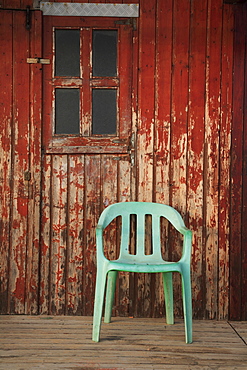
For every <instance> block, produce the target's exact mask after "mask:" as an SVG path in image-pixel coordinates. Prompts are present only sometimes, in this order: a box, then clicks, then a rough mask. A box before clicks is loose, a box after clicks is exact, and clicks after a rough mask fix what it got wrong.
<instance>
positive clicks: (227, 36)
mask: <svg viewBox="0 0 247 370" xmlns="http://www.w3.org/2000/svg"><path fill="white" fill-rule="evenodd" d="M232 30H233V9H232V7H231V6H230V5H224V8H223V30H222V56H221V58H222V74H221V122H220V143H219V144H220V184H219V186H220V190H219V196H220V199H219V285H218V289H219V306H218V318H219V319H226V318H227V317H228V310H229V253H230V252H229V248H230V243H229V241H230V218H229V214H230V171H229V169H230V162H231V161H230V159H231V157H230V151H231V124H232V115H231V110H232V78H233V76H232V67H233V31H232ZM229 108H230V109H229Z"/></svg>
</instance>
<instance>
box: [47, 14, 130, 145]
mask: <svg viewBox="0 0 247 370" xmlns="http://www.w3.org/2000/svg"><path fill="white" fill-rule="evenodd" d="M58 18H59V19H58ZM72 20H73V22H72ZM70 22H71V24H69V25H68V23H70ZM132 32H133V30H132V26H131V24H130V22H129V21H126V22H123V21H116V20H114V19H113V20H106V19H103V20H101V21H100V22H99V19H97V20H93V19H91V20H89V19H86V20H85V19H81V18H79V19H78V18H77V17H76V18H69V17H66V19H65V18H63V17H46V22H45V34H44V35H45V39H44V45H45V54H46V58H47V57H49V56H50V57H51V58H52V62H51V63H50V65H46V66H45V67H47V68H46V69H45V70H44V116H45V120H44V146H45V150H46V151H48V152H49V151H51V152H66V151H68V152H71V151H76V152H88V151H92V150H94V151H95V152H97V151H99V152H105V151H108V152H114V151H116V152H125V151H127V147H128V141H129V136H130V130H131V84H132V80H131V76H132V73H131V72H132V68H133V64H132V63H131V61H132V54H133V52H132V47H133V45H132V39H133V36H132ZM66 148H67V149H66Z"/></svg>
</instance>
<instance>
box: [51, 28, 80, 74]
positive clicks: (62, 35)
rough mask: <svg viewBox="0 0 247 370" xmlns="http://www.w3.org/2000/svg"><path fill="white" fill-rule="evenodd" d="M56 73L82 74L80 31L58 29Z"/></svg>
mask: <svg viewBox="0 0 247 370" xmlns="http://www.w3.org/2000/svg"><path fill="white" fill-rule="evenodd" d="M55 38H56V45H55V51H56V52H55V75H56V76H69V77H72V76H73V77H79V76H80V31H79V30H56V34H55Z"/></svg>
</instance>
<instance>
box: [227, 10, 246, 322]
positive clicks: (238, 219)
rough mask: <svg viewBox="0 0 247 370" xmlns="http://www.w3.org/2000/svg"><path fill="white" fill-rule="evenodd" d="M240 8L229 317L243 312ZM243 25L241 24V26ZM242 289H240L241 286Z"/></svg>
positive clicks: (242, 38) (235, 317)
mask: <svg viewBox="0 0 247 370" xmlns="http://www.w3.org/2000/svg"><path fill="white" fill-rule="evenodd" d="M243 14H244V13H243V8H242V6H241V7H238V8H236V9H235V27H236V30H235V35H234V55H233V60H234V64H233V73H234V74H233V112H234V115H233V117H232V151H231V210H230V215H231V219H230V226H231V233H230V245H231V248H230V261H231V263H230V271H229V274H230V319H232V320H240V319H241V316H242V312H241V311H242V308H241V299H239V287H240V286H241V285H242V256H241V254H242V234H241V232H242V224H243V215H242V201H243V198H242V197H243V193H242V189H243V173H242V169H243V167H242V166H243V137H244V126H243V125H244V121H243V119H244V117H243V114H244V96H243V93H244V78H243V76H244V66H245V52H246V51H245V46H244V45H245V37H246V36H245V32H243V29H245V28H246V27H245V26H244V23H243V21H244V19H243ZM243 27H244V28H243ZM241 290H242V289H241Z"/></svg>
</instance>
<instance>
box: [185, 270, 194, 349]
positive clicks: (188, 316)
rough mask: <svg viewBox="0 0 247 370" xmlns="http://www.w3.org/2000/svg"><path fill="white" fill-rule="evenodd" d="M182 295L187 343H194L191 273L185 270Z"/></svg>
mask: <svg viewBox="0 0 247 370" xmlns="http://www.w3.org/2000/svg"><path fill="white" fill-rule="evenodd" d="M182 294H183V310H184V325H185V341H186V343H192V341H193V338H192V336H193V335H192V331H193V330H192V297H191V280H190V271H189V270H187V269H186V270H185V269H184V271H183V273H182Z"/></svg>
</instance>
